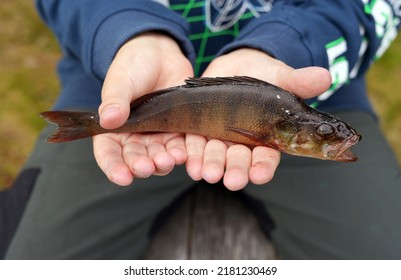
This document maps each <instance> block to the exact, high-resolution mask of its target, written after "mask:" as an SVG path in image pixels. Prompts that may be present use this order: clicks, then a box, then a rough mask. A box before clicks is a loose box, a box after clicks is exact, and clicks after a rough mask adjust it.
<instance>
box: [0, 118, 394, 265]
mask: <svg viewBox="0 0 401 280" xmlns="http://www.w3.org/2000/svg"><path fill="white" fill-rule="evenodd" d="M336 115H338V116H339V117H340V118H341V119H343V120H346V121H348V122H349V123H351V124H352V126H354V127H355V128H356V129H357V130H358V131H359V132H360V133H361V134H362V135H363V139H362V141H361V142H360V143H359V144H358V145H357V146H356V147H355V148H354V149H353V150H354V152H355V153H356V154H357V155H358V156H359V160H358V161H357V162H355V163H338V162H329V161H321V160H315V159H308V158H301V157H293V156H286V155H283V157H282V161H281V164H280V166H279V168H278V170H277V172H276V175H275V177H274V179H273V181H272V182H270V183H268V184H266V185H264V186H254V185H251V184H250V185H249V186H247V187H246V188H245V189H244V192H246V194H247V195H249V196H251V197H254V198H255V199H257V200H259V201H261V202H262V203H263V205H264V207H265V209H266V210H267V211H268V213H269V214H270V216H271V217H272V218H273V220H274V223H275V225H276V226H275V228H274V230H273V231H272V232H271V236H272V241H273V244H274V246H275V248H276V251H277V252H278V254H279V255H280V256H281V257H283V258H285V259H401V241H400V240H401V222H400V221H401V203H400V201H401V173H400V168H399V165H398V164H397V162H396V160H395V158H394V155H393V152H392V151H391V149H390V148H389V146H388V144H387V142H386V141H385V139H384V138H383V136H382V134H381V132H380V130H379V128H378V124H377V122H376V121H375V120H374V119H373V118H372V117H371V116H370V115H369V114H366V113H362V112H342V113H337V114H336ZM48 134H49V128H47V129H46V130H45V131H44V132H43V133H42V135H41V137H40V139H39V141H38V142H37V145H36V147H35V149H34V151H33V153H32V155H31V157H30V159H29V161H28V162H27V163H26V166H25V167H24V170H28V169H30V168H39V169H40V174H39V176H37V179H36V181H35V184H34V189H33V192H32V195H31V197H30V200H29V202H28V205H27V207H26V210H25V212H24V215H23V217H22V220H21V222H20V224H19V226H18V228H17V232H16V234H15V236H14V238H13V240H12V243H11V245H10V247H9V250H8V252H7V254H6V258H8V259H136V258H140V257H141V254H142V253H143V252H144V250H145V248H146V246H147V244H148V241H149V230H150V228H151V226H152V223H153V221H154V219H155V217H156V216H157V215H158V213H159V212H160V211H162V210H163V209H164V208H165V207H167V206H168V205H169V204H170V203H171V202H172V201H173V200H174V198H176V197H177V196H178V195H180V194H181V193H183V192H185V191H187V190H188V189H189V188H190V187H191V186H193V185H194V182H193V181H191V179H190V178H189V177H188V176H187V175H186V172H185V168H184V167H182V166H181V167H177V168H175V170H174V171H173V172H172V173H171V174H170V175H168V176H165V177H156V176H154V177H151V178H148V179H138V180H135V182H134V184H133V186H130V187H124V188H123V187H118V186H116V185H113V184H112V183H110V182H109V181H108V180H107V178H106V176H105V175H104V174H103V173H102V172H101V171H100V169H99V168H98V166H97V165H96V162H95V160H94V157H93V152H92V142H91V140H90V139H85V140H78V141H75V142H70V143H64V144H47V143H46V142H45V138H46V136H47V135H48Z"/></svg>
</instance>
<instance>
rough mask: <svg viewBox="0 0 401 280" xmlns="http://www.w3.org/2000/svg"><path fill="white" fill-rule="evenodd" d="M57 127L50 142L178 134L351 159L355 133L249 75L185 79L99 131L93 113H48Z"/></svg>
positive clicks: (135, 104)
mask: <svg viewBox="0 0 401 280" xmlns="http://www.w3.org/2000/svg"><path fill="white" fill-rule="evenodd" d="M41 115H42V117H44V118H45V119H47V120H48V121H49V122H53V123H55V124H57V125H58V129H57V130H56V131H55V132H54V133H53V134H52V135H51V136H50V137H49V138H48V141H49V142H65V141H71V140H75V139H79V138H83V137H89V136H93V135H97V134H100V133H108V132H115V133H120V132H131V133H133V132H179V133H193V134H199V135H204V136H208V137H212V138H217V139H221V140H228V141H232V142H237V143H241V144H245V145H248V146H260V145H263V146H268V147H272V148H275V149H277V150H280V151H282V152H286V153H289V154H293V155H298V156H308V157H314V158H320V159H329V160H336V161H354V160H356V157H355V156H354V155H353V154H352V153H351V152H350V151H349V147H351V146H353V145H354V144H356V143H357V142H358V141H359V140H360V138H361V137H360V135H359V134H358V133H357V132H356V131H355V130H354V129H353V128H351V127H350V126H349V125H348V124H346V123H344V122H342V121H340V120H339V119H337V118H335V117H333V116H331V115H329V114H326V113H323V112H319V111H317V110H315V109H313V108H311V107H309V106H307V105H306V104H305V103H304V102H303V101H302V100H301V99H300V98H299V97H297V96H296V95H294V94H292V93H290V92H288V91H285V90H283V89H281V88H279V87H277V86H274V85H271V84H269V83H267V82H264V81H261V80H258V79H255V78H250V77H220V78H189V79H188V80H186V84H185V85H182V86H177V87H172V88H168V89H163V90H159V91H155V92H153V93H150V94H147V95H144V96H142V97H141V98H138V99H137V100H135V101H134V102H133V103H132V104H131V112H130V115H129V117H128V120H127V122H126V123H125V124H124V125H123V126H121V127H120V128H117V129H113V130H106V129H103V128H102V127H101V126H100V124H99V116H98V114H97V113H92V112H68V111H48V112H43V113H42V114H41Z"/></svg>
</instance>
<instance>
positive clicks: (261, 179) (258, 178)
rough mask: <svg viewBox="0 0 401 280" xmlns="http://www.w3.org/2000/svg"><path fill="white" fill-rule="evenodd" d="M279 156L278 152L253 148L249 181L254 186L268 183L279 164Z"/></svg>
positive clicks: (264, 148)
mask: <svg viewBox="0 0 401 280" xmlns="http://www.w3.org/2000/svg"><path fill="white" fill-rule="evenodd" d="M280 155H281V154H280V152H279V151H277V150H274V149H271V148H268V147H261V146H260V147H255V148H254V149H253V151H252V166H251V168H250V169H249V180H250V181H251V182H252V183H254V184H256V185H261V184H265V183H267V182H269V181H270V180H271V179H272V178H273V176H274V172H275V171H276V168H277V166H278V164H279V163H280Z"/></svg>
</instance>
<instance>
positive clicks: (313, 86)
mask: <svg viewBox="0 0 401 280" xmlns="http://www.w3.org/2000/svg"><path fill="white" fill-rule="evenodd" d="M276 85H277V86H280V87H282V88H284V89H285V90H288V91H290V92H293V93H295V94H296V95H298V96H299V97H301V98H303V99H307V98H311V97H315V96H317V95H319V94H322V93H323V92H325V91H326V90H327V89H328V88H329V87H330V85H331V75H330V72H329V71H328V70H327V69H325V68H322V67H316V66H312V67H305V68H299V69H293V68H291V67H285V68H283V69H282V71H280V72H279V73H278V75H277V80H276Z"/></svg>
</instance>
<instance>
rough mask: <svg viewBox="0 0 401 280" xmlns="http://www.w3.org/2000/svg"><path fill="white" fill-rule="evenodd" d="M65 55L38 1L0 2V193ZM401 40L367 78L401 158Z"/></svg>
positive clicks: (33, 132)
mask: <svg viewBox="0 0 401 280" xmlns="http://www.w3.org/2000/svg"><path fill="white" fill-rule="evenodd" d="M59 57H60V52H59V49H58V46H57V43H56V41H55V39H54V37H53V35H52V34H51V33H50V31H49V30H48V29H47V27H45V25H44V24H43V23H42V22H41V20H40V19H39V17H38V16H37V14H36V11H35V9H34V7H33V1H24V0H1V2H0V65H1V67H0V77H1V78H0V97H1V102H0V190H1V189H3V188H5V187H7V186H9V185H10V183H11V182H12V180H13V178H15V176H16V174H17V173H18V171H19V170H20V168H21V166H22V165H23V163H24V161H25V160H26V157H27V156H28V155H29V152H30V151H31V149H32V147H33V144H34V142H35V139H36V137H37V135H38V133H39V132H40V130H41V129H42V128H43V126H44V125H45V122H44V121H43V120H42V119H41V118H39V116H38V114H39V112H41V111H44V110H47V109H48V108H49V107H51V105H52V103H53V101H54V100H55V98H56V96H57V93H58V91H59V84H58V80H57V76H56V73H55V68H56V64H57V60H58V58H59ZM400 81H401V36H400V37H398V38H397V40H396V42H395V43H393V45H392V46H391V48H390V49H389V50H388V51H387V53H386V54H385V55H384V57H383V58H381V60H380V61H379V62H377V63H376V64H375V65H374V66H373V67H372V69H371V70H370V71H369V73H368V85H369V95H370V97H371V99H372V102H373V104H374V106H375V108H376V109H377V112H378V114H379V116H380V117H381V120H382V122H381V125H382V128H383V130H384V131H385V134H386V137H387V139H389V142H390V144H391V145H392V146H393V148H394V149H395V151H396V153H397V156H398V159H401V145H400V142H399V138H400V136H401V86H400Z"/></svg>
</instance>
